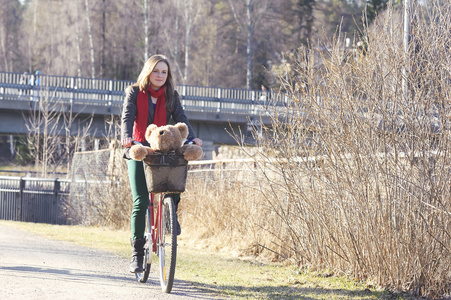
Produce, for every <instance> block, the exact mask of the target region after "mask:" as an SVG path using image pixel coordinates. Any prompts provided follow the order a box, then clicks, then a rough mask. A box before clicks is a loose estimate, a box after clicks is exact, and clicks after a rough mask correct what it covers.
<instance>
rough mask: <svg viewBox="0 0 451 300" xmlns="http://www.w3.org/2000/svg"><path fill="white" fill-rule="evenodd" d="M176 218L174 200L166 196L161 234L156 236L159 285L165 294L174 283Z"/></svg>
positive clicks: (163, 205)
mask: <svg viewBox="0 0 451 300" xmlns="http://www.w3.org/2000/svg"><path fill="white" fill-rule="evenodd" d="M176 218H177V216H176V214H175V205H174V200H173V199H172V197H171V196H166V197H165V198H164V200H163V203H162V211H161V228H160V230H161V232H160V234H159V235H158V236H159V239H160V240H159V243H158V256H159V261H160V284H161V289H162V291H163V292H165V293H170V292H171V290H172V284H173V283H174V275H175V262H176V258H177V233H176V224H177V219H176Z"/></svg>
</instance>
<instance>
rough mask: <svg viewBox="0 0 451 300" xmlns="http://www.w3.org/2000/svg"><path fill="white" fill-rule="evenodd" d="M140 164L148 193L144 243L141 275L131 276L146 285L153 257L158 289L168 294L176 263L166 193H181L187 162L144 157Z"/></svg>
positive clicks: (173, 217)
mask: <svg viewBox="0 0 451 300" xmlns="http://www.w3.org/2000/svg"><path fill="white" fill-rule="evenodd" d="M134 143H137V142H134ZM143 162H144V163H145V165H144V166H145V176H146V184H147V188H148V190H149V206H148V208H147V212H146V231H145V234H144V237H145V239H146V244H145V246H144V260H143V261H144V262H143V267H144V272H142V273H135V275H136V278H137V280H138V281H139V282H141V283H145V282H146V281H147V279H148V278H149V273H150V267H151V263H152V254H153V253H155V254H156V255H157V257H158V261H159V271H160V285H161V289H162V291H163V292H165V293H170V292H171V290H172V286H173V283H174V275H175V266H176V260H177V232H176V227H177V216H176V212H175V204H174V200H173V198H172V196H171V195H170V193H181V192H184V191H185V184H186V175H187V170H188V162H187V161H186V160H185V159H184V158H183V157H181V156H177V155H175V153H168V154H164V153H156V154H154V155H148V156H147V157H146V158H145V159H144V160H143ZM155 204H156V205H155ZM155 207H156V209H155Z"/></svg>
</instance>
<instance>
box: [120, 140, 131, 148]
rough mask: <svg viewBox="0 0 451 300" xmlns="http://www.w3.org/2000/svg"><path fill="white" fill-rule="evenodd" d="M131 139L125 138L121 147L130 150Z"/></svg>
mask: <svg viewBox="0 0 451 300" xmlns="http://www.w3.org/2000/svg"><path fill="white" fill-rule="evenodd" d="M132 141H133V139H132V138H125V139H123V140H122V146H124V147H125V148H130V147H131V146H132Z"/></svg>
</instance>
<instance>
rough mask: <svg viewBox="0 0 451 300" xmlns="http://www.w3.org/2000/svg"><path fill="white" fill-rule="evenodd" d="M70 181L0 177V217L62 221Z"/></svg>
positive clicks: (34, 220)
mask: <svg viewBox="0 0 451 300" xmlns="http://www.w3.org/2000/svg"><path fill="white" fill-rule="evenodd" d="M69 189H70V180H67V179H45V178H31V177H14V176H0V219H3V220H13V221H24V222H35V223H49V224H66V222H67V217H66V213H65V211H66V209H67V207H66V202H67V200H68V197H69Z"/></svg>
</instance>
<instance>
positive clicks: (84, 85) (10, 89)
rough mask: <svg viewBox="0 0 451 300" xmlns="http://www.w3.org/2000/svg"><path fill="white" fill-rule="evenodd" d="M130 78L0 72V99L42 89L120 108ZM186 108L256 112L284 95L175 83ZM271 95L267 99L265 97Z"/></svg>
mask: <svg viewBox="0 0 451 300" xmlns="http://www.w3.org/2000/svg"><path fill="white" fill-rule="evenodd" d="M133 83H134V82H132V81H126V80H113V79H99V78H94V79H93V78H83V77H70V76H55V75H34V74H26V73H12V72H0V101H1V100H2V99H8V100H11V99H17V100H33V99H38V97H39V96H40V93H42V92H43V91H46V92H48V93H49V97H50V98H51V99H53V100H55V101H58V102H60V103H70V104H78V105H98V106H108V107H122V103H123V101H124V91H125V89H126V88H127V87H128V86H129V85H131V84H133ZM177 91H178V92H179V93H180V95H181V97H182V105H183V106H184V107H185V110H187V111H193V112H207V113H217V114H219V113H230V114H241V115H246V116H247V115H250V114H258V112H257V111H256V110H258V109H257V106H259V107H267V106H268V104H269V102H271V105H272V106H274V105H275V106H283V105H284V103H286V102H287V98H286V95H283V94H279V93H266V92H263V91H259V90H245V89H230V88H219V87H201V86H190V85H178V86H177ZM269 97H271V99H269Z"/></svg>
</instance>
